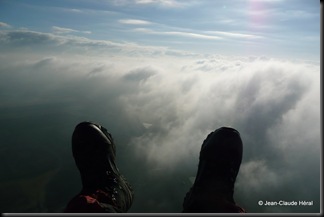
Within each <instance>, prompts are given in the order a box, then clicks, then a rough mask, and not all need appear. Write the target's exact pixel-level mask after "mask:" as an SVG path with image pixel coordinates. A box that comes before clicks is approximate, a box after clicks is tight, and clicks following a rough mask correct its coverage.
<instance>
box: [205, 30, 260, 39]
mask: <svg viewBox="0 0 324 217" xmlns="http://www.w3.org/2000/svg"><path fill="white" fill-rule="evenodd" d="M206 33H208V34H215V35H222V36H225V37H229V38H241V39H260V38H263V36H259V35H253V34H242V33H235V32H222V31H207V32H206Z"/></svg>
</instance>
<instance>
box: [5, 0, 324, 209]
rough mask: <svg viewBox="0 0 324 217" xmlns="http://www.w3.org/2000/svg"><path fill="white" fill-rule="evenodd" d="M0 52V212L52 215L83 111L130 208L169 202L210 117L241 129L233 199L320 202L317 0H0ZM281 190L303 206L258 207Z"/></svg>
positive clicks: (178, 200) (69, 182)
mask: <svg viewBox="0 0 324 217" xmlns="http://www.w3.org/2000/svg"><path fill="white" fill-rule="evenodd" d="M0 50H1V52H0V120H1V123H2V126H1V127H0V140H1V141H2V142H1V143H0V149H1V152H0V161H1V164H0V167H1V169H0V182H1V185H0V186H1V187H0V192H1V194H2V195H4V197H5V198H7V200H6V201H5V202H3V203H2V204H0V210H1V212H55V213H57V212H62V210H63V208H64V206H65V205H66V203H67V202H68V201H69V199H71V198H72V197H73V196H74V195H75V194H76V193H78V191H79V190H80V189H81V182H80V177H79V174H78V171H77V169H76V167H75V164H74V161H73V157H72V153H71V135H72V132H73V129H74V127H75V125H76V124H77V123H79V122H81V121H84V120H89V121H95V122H97V123H99V124H101V125H103V126H105V127H106V128H107V129H108V131H110V132H111V133H112V135H113V137H114V139H115V141H116V146H117V164H118V167H119V169H120V171H121V172H122V173H123V175H124V176H125V177H126V178H127V179H128V180H129V181H130V183H131V184H132V185H133V187H134V189H135V200H134V203H133V206H132V207H131V209H130V210H129V212H130V213H179V212H181V208H182V202H183V197H184V196H185V193H186V192H187V191H188V190H189V188H190V187H191V186H192V182H193V180H194V178H195V175H196V170H197V165H198V160H199V159H198V157H199V150H200V147H201V144H202V142H203V140H204V139H205V138H206V136H207V135H208V134H209V133H210V132H211V131H213V130H215V129H217V128H219V127H221V126H231V127H233V128H235V129H237V130H238V131H239V132H240V134H241V137H242V140H243V161H242V165H241V169H240V172H239V175H238V178H237V182H236V185H235V194H234V198H235V201H236V202H237V204H238V205H240V206H242V207H243V208H245V209H246V210H247V212H249V213H319V212H320V211H321V207H320V204H321V197H320V196H321V195H320V190H321V184H320V183H322V182H321V174H320V165H321V164H320V163H321V142H322V137H321V133H320V132H321V122H320V120H321V118H320V117H321V112H320V108H321V101H320V91H321V88H320V77H321V76H320V2H319V1H317V0H304V1H301V0H294V1H290V0H286V1H283V0H273V1H270V0H246V1H243V0H236V1H234V0H231V1H221V0H218V1H207V0H206V1H194V0H188V1H180V0H164V1H163V0H119V1H118V0H111V1H97V0H92V1H90V0H78V1H76V0H65V1H60V0H58V1H40V0H34V1H15V0H10V1H7V0H0ZM17 198H19V200H17ZM281 200H282V201H297V202H298V201H312V202H313V205H310V206H303V205H298V206H262V205H261V206H260V205H259V201H281Z"/></svg>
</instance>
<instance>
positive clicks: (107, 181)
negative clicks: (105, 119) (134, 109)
mask: <svg viewBox="0 0 324 217" xmlns="http://www.w3.org/2000/svg"><path fill="white" fill-rule="evenodd" d="M72 153H73V157H74V160H75V163H76V166H77V167H78V169H79V171H80V175H81V181H82V186H83V189H82V191H81V193H80V194H79V195H78V196H77V197H79V198H80V197H81V196H82V197H84V198H87V200H88V202H89V201H90V202H91V201H92V202H93V200H95V201H96V204H97V206H100V207H102V208H103V209H97V210H94V211H98V212H127V210H128V209H129V208H130V206H131V205H132V202H133V196H134V192H133V189H132V187H131V185H130V184H129V183H128V182H127V180H126V179H125V178H124V177H123V176H122V175H121V174H120V171H119V169H118V168H117V165H116V162H115V159H116V146H115V143H114V141H113V138H112V136H111V134H110V133H109V132H108V131H107V129H106V128H104V127H103V126H100V125H99V124H96V123H93V122H81V123H79V124H78V125H77V126H76V127H75V130H74V132H73V135H72ZM89 198H90V199H89ZM72 201H73V200H72ZM72 203H73V202H72ZM70 207H75V206H73V204H72V205H71V202H70ZM80 210H82V209H80ZM84 210H87V209H86V208H85V209H84ZM90 210H91V209H90ZM70 211H71V210H70Z"/></svg>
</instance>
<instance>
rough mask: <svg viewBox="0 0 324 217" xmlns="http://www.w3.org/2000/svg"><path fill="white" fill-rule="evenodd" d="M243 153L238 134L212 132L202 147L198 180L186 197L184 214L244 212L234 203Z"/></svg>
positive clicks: (232, 130) (232, 132)
mask: <svg viewBox="0 0 324 217" xmlns="http://www.w3.org/2000/svg"><path fill="white" fill-rule="evenodd" d="M242 153H243V143H242V140H241V137H240V134H239V132H238V131H237V130H235V129H233V128H229V127H221V128H219V129H217V130H215V131H214V132H211V133H210V134H209V135H208V136H207V138H206V139H205V140H204V142H203V144H202V146H201V151H200V156H199V165H198V171H197V175H196V179H195V182H194V184H193V186H192V188H191V189H190V190H189V192H188V193H187V194H186V196H185V199H184V203H183V212H201V213H204V212H223V213H228V212H242V211H243V209H242V208H240V207H238V206H236V205H235V202H234V199H233V194H234V184H235V180H236V177H237V174H238V172H239V169H240V165H241V161H242Z"/></svg>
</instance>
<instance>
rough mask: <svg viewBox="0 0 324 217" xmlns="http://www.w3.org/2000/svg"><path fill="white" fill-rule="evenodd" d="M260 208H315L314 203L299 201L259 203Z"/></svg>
mask: <svg viewBox="0 0 324 217" xmlns="http://www.w3.org/2000/svg"><path fill="white" fill-rule="evenodd" d="M258 204H259V206H313V205H314V202H313V201H306V200H299V201H284V200H279V201H267V200H266V201H263V200H260V201H259V202H258Z"/></svg>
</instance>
